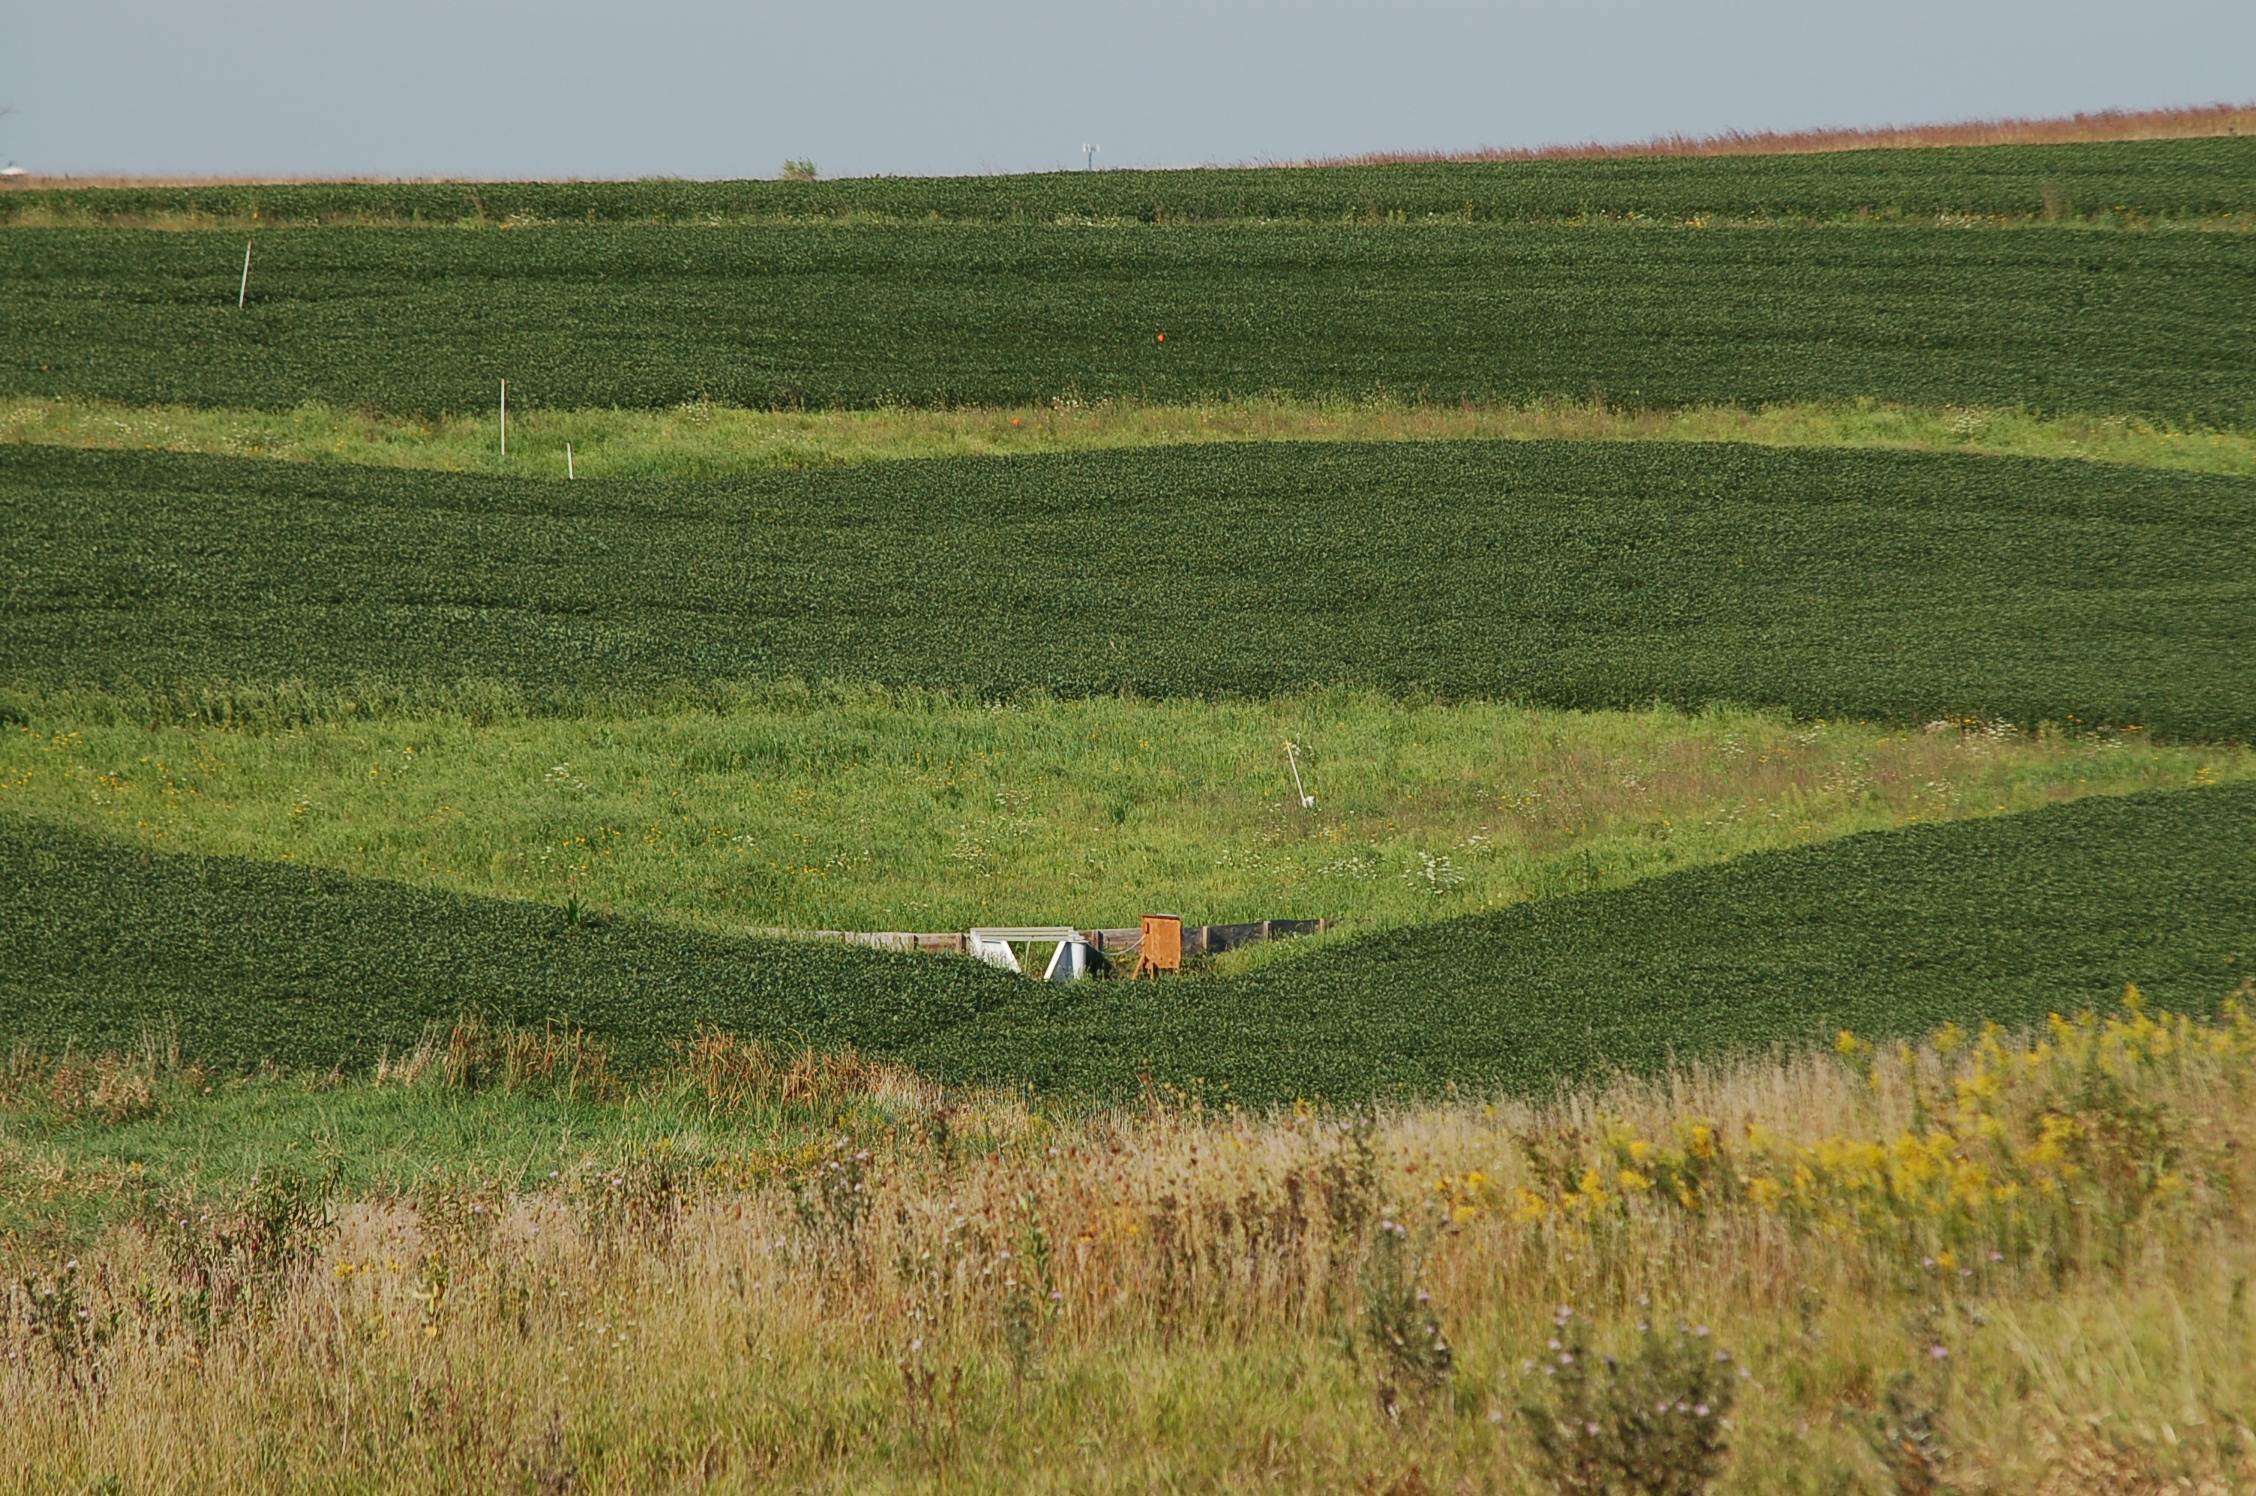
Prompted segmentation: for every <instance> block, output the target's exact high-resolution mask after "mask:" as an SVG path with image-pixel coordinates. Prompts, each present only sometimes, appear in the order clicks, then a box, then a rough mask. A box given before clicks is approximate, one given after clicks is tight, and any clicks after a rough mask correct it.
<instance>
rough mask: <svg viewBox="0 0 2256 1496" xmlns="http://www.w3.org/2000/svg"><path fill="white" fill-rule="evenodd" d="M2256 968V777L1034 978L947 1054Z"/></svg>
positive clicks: (1384, 1037)
mask: <svg viewBox="0 0 2256 1496" xmlns="http://www.w3.org/2000/svg"><path fill="white" fill-rule="evenodd" d="M2252 975H2256V790H2251V789H2250V788H2249V787H2247V786H2232V787H2225V788H2219V789H2205V790H2185V791H2178V792H2173V793H2167V794H2159V795H2135V796H2124V797H2120V798H2112V799H2094V800H2084V801H2079V802H2077V803H2075V804H2073V805H2066V806H2059V807H2055V808H2052V809H2048V810H2038V811H2030V812H2027V813H2025V814H2021V815H2015V816H2004V817H1999V818H1997V819H1994V820H1986V821H1969V822H1960V823H1957V824H1954V825H1949V826H1915V827H1909V828H1906V829H1902V830H1896V831H1885V832H1874V833H1870V834H1867V835H1862V836H1855V837H1849V838H1845V839H1843V840H1841V841H1837V842H1832V843H1829V844H1826V845H1823V846H1816V847H1807V848H1796V849H1793V850H1791V851H1783V852H1762V853H1756V854H1753V855H1751V856H1748V857H1744V858H1741V859H1739V860H1737V861H1735V862H1731V863H1727V864H1724V865H1722V866H1719V867H1711V868H1702V869H1697V870H1692V871H1687V872H1682V873H1672V874H1670V875H1668V876H1666V877H1661V878H1654V879H1650V880H1648V881H1646V882H1643V883H1639V884H1635V885H1632V886H1631V887H1629V888H1626V889H1617V890H1611V891H1607V892H1603V893H1591V894H1575V895H1567V896H1564V897H1559V898H1552V899H1542V900H1536V901H1533V902H1530V903H1526V904H1520V905H1516V906H1514V907H1512V908H1509V909H1505V910H1500V911H1498V912H1496V913H1493V914H1485V915H1472V916H1467V917H1465V918H1462V919H1457V920H1451V921H1448V922H1445V923H1442V924H1438V925H1429V926H1426V927H1424V928H1418V929H1405V930H1397V931H1391V932H1388V933H1386V934H1383V935H1377V936H1373V937H1370V938H1368V939H1366V940H1361V941H1355V942H1351V943H1349V944H1346V945H1342V946H1338V947H1334V948H1332V949H1329V950H1322V951H1316V952H1311V953H1310V954H1309V955H1307V956H1306V957H1304V958H1302V959H1299V960H1296V961H1293V962H1290V963H1286V964H1281V965H1279V966H1277V967H1275V968H1272V969H1270V970H1267V971H1261V972H1254V973H1251V974H1248V975H1246V976H1243V977H1238V978H1234V979H1226V980H1209V981H1194V982H1186V983H1182V984H1180V985H1179V986H1177V987H1175V988H1171V989H1163V990H1160V991H1157V992H1154V991H1152V990H1151V989H1150V988H1148V987H1146V986H1145V985H1143V984H1088V985H1084V986H1082V987H1078V988H1062V989H1045V988H1029V989H1025V995H1024V996H1022V997H1021V998H1020V999H1019V1000H1018V1001H1017V1002H1015V1003H1013V1004H1012V1005H1010V1006H1009V1007H1006V1008H1003V1009H1000V1010H997V1011H995V1012H992V1013H987V1014H983V1015H982V1016H981V1017H980V1019H979V1020H978V1021H977V1022H975V1023H971V1024H966V1025H963V1026H961V1027H958V1028H955V1029H952V1030H950V1031H949V1032H947V1033H946V1034H944V1035H940V1036H938V1037H937V1038H936V1039H935V1040H933V1041H932V1042H930V1043H928V1044H926V1045H924V1046H922V1047H920V1049H919V1050H918V1059H919V1061H920V1063H922V1064H924V1065H926V1066H928V1067H932V1068H934V1069H935V1070H937V1071H938V1072H939V1073H943V1074H954V1075H958V1076H968V1077H974V1078H982V1079H988V1080H1005V1079H1009V1080H1020V1081H1027V1082H1031V1083H1033V1084H1035V1085H1036V1086H1037V1087H1040V1088H1042V1089H1045V1090H1053V1091H1062V1092H1086V1093H1090V1094H1102V1095H1109V1096H1114V1097H1124V1096H1128V1095H1132V1094H1134V1091H1135V1089H1136V1087H1137V1086H1138V1085H1139V1084H1140V1083H1141V1077H1144V1076H1147V1075H1148V1076H1149V1077H1151V1079H1152V1080H1153V1081H1155V1082H1158V1083H1161V1084H1164V1085H1170V1086H1175V1087H1179V1088H1181V1089H1183V1090H1184V1091H1186V1092H1196V1093H1201V1094H1204V1095H1206V1096H1207V1097H1209V1098H1210V1099H1214V1098H1223V1097H1226V1098H1229V1099H1233V1100H1236V1101H1239V1102H1242V1103H1247V1104H1274V1103H1280V1102H1287V1101H1291V1100H1294V1099H1296V1098H1303V1097H1306V1098H1316V1097H1323V1098H1328V1099H1331V1100H1334V1101H1353V1100H1359V1099H1362V1098H1365V1097H1368V1096H1370V1095H1372V1094H1374V1093H1386V1092H1393V1093H1402V1094H1418V1095H1432V1094H1436V1093H1438V1092H1440V1091H1442V1090H1443V1089H1445V1088H1447V1087H1451V1086H1456V1087H1463V1088H1466V1089H1469V1090H1474V1091H1478V1090H1480V1089H1482V1088H1498V1089H1506V1090H1527V1089H1540V1088H1543V1087H1546V1086H1550V1085H1553V1084H1556V1083H1558V1082H1560V1081H1563V1080H1569V1079H1587V1078H1590V1077H1593V1076H1600V1075H1604V1074H1606V1073H1608V1072H1611V1071H1614V1070H1626V1071H1633V1072H1651V1071H1656V1070H1660V1069H1663V1068H1665V1067H1666V1066H1667V1065H1669V1064H1670V1063H1672V1062H1678V1061H1684V1060H1691V1059H1697V1058H1701V1057H1708V1056H1716V1055H1721V1054H1727V1053H1731V1052H1734V1051H1745V1050H1748V1049H1754V1048H1760V1047H1762V1046H1766V1045H1777V1046H1781V1047H1786V1048H1793V1047H1800V1046H1808V1045H1813V1044H1818V1043H1823V1042H1826V1041H1830V1040H1831V1039H1833V1038H1834V1036H1835V1035H1837V1034H1838V1033H1840V1032H1841V1031H1843V1030H1852V1031H1854V1032H1856V1033H1857V1034H1860V1035H1863V1036H1865V1037H1867V1038H1869V1037H1871V1036H1873V1035H1899V1036H1900V1035H1918V1034H1921V1033H1924V1032H1931V1031H1933V1030H1934V1029H1935V1028H1936V1027H1937V1026H1938V1025H1941V1024H1944V1023H1951V1022H1955V1023H1958V1024H1961V1025H1969V1024H1976V1023H1979V1022H1983V1021H1996V1022H2001V1023H2005V1024H2029V1023H2036V1022H2040V1021H2042V1020H2043V1019H2044V1018H2045V1017H2046V1015H2047V1014H2049V1013H2054V1012H2063V1013H2072V1012H2075V1011H2077V1010H2079V1009H2091V1008H2105V1007H2107V1006H2109V1005H2111V1004H2112V1003H2113V1002H2114V1001H2116V1000H2117V999H2119V998H2121V997H2122V996H2123V995H2124V989H2125V984H2126V983H2135V984H2137V986H2138V987H2139V988H2140V989H2141V990H2142V991H2143V992H2144V993H2145V995H2146V996H2147V997H2148V998H2149V999H2151V1000H2153V1001H2155V1002H2157V1003H2161V1004H2164V1005H2168V1006H2172V1007H2175V1008H2177V1009H2179V1010H2182V1011H2195V1012H2203V1011H2210V1010H2212V1009H2214V1008H2215V1007H2216V1005H2217V1004H2219V1003H2220V1002H2222V1001H2223V1000H2224V999H2225V998H2226V997H2228V996H2229V995H2230V994H2232V993H2233V992H2235V991H2236V990H2237V991H2239V992H2240V993H2241V994H2242V995H2243V996H2246V995H2248V994H2249V993H2250V992H2251V991H2252V990H2256V989H2251V987H2250V985H2249V982H2250V978H2251V976H2252Z"/></svg>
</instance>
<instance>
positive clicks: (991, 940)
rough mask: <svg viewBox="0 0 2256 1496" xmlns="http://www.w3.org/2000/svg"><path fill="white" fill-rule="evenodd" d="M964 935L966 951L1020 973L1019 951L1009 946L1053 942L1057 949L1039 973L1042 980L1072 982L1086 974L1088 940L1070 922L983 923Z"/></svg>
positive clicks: (987, 961)
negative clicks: (1055, 923) (1034, 923)
mask: <svg viewBox="0 0 2256 1496" xmlns="http://www.w3.org/2000/svg"><path fill="white" fill-rule="evenodd" d="M965 935H966V940H965V954H966V955H971V956H977V957H978V958H979V959H980V960H982V961H984V962H986V963H987V964H988V965H989V966H999V967H1001V968H1002V969H1003V970H1005V971H1017V972H1023V971H1024V968H1023V967H1021V966H1020V965H1019V964H1018V954H1017V953H1016V952H1015V951H1013V950H1012V949H1011V947H1012V946H1013V945H1014V944H1015V945H1047V944H1049V943H1050V942H1052V941H1055V942H1057V949H1056V950H1055V951H1054V952H1052V953H1051V955H1050V964H1049V966H1048V967H1047V968H1046V969H1045V970H1044V971H1043V973H1042V980H1043V981H1045V982H1074V981H1079V980H1080V979H1081V978H1082V977H1085V976H1087V975H1088V974H1089V942H1088V941H1087V940H1086V939H1084V938H1083V937H1082V934H1081V932H1080V931H1079V930H1076V929H1074V928H1073V927H1072V926H1070V925H983V926H981V927H979V928H977V929H974V930H969V931H966V932H965Z"/></svg>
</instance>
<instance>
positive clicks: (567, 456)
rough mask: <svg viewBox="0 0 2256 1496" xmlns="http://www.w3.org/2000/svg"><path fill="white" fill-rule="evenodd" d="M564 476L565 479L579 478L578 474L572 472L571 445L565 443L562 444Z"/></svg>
mask: <svg viewBox="0 0 2256 1496" xmlns="http://www.w3.org/2000/svg"><path fill="white" fill-rule="evenodd" d="M564 476H565V477H567V478H577V477H578V476H579V474H577V473H575V472H573V471H572V444H571V443H570V442H566V443H565V444H564Z"/></svg>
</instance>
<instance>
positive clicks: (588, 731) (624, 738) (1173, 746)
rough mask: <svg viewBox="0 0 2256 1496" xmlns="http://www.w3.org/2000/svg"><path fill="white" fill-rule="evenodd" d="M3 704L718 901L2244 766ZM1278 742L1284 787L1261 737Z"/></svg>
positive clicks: (918, 906) (1194, 705) (914, 899)
mask: <svg viewBox="0 0 2256 1496" xmlns="http://www.w3.org/2000/svg"><path fill="white" fill-rule="evenodd" d="M78 706H79V709H78V710H68V709H57V707H56V706H53V705H50V706H42V705H39V704H33V703H27V704H25V705H24V707H21V708H19V709H18V710H19V715H20V717H22V718H25V719H28V720H19V721H18V723H17V724H16V725H14V726H10V727H5V728H0V814H18V815H27V816H34V817H39V818H42V819H46V820H52V821H60V822H65V823H68V824H70V825H74V826H77V827H80V828H82V829H85V830H90V831H99V832H104V833H108V834H111V835H119V836H124V837H127V838H131V839H138V840H143V841H146V842H147V843H148V844H149V845H151V846H153V847H159V848H164V849H167V850H172V851H181V852H206V853H230V854H235V855H240V856H246V857H255V858H271V859H289V860H295V861H299V862H303V863H311V864H317V865H322V866H330V867H339V868H345V869H349V870H350V871H353V872H356V873H360V874H364V875H367V876H371V877H380V878H393V879H399V880H402V881H405V882H408V883H413V884H418V885H421V886H424V887H431V888H439V889H445V890H450V891H454V892H459V893H469V894H488V895H497V896H500V897H504V898H516V899H535V900H544V901H549V902H553V903H558V904H562V903H564V902H566V901H567V900H574V899H576V900H578V901H579V902H580V903H581V904H582V905H585V906H591V907H595V908H598V909H611V910H615V911H617V912H619V913H622V914H626V913H633V914H639V915H645V916H648V917H652V918H656V919H663V920H667V921H671V922H674V923H678V924H682V925H687V926H691V927H694V928H698V929H703V930H709V931H713V932H716V933H731V934H733V933H742V932H743V931H745V930H747V929H755V928H763V927H771V926H789V927H793V928H799V929H861V930H871V929H876V930H960V929H963V928H965V927H966V926H969V925H973V924H1055V923H1074V924H1079V925H1129V924H1133V923H1134V922H1135V920H1136V917H1137V916H1138V915H1139V914H1141V913H1144V912H1145V911H1147V910H1154V909H1165V910H1171V911H1174V912H1178V913H1180V914H1182V915H1184V916H1185V917H1187V918H1189V919H1191V920H1192V921H1194V922H1210V921H1211V922H1217V923H1220V922H1229V921H1234V920H1246V919H1262V918H1295V917H1298V918H1306V917H1314V916H1326V917H1335V918H1345V919H1349V920H1352V921H1355V922H1356V923H1357V924H1358V925H1359V926H1361V927H1363V928H1366V929H1367V928H1370V927H1373V926H1379V925H1394V924H1415V923H1420V922H1423V921H1427V920H1432V919H1437V918H1443V917H1446V916H1450V915H1456V914H1466V913H1472V912H1475V911H1479V910H1483V909H1492V908H1496V907H1499V906H1501V905H1505V904H1510V903H1515V902H1518V901H1520V900H1524V899H1529V898H1538V897H1544V896H1548V895H1553V894H1559V893H1569V892H1575V891H1579V890H1582V889H1586V888H1599V887H1616V886H1621V885H1624V884H1628V883H1632V882H1635V881H1637V880H1639V879H1642V878H1646V877H1650V876H1652V875H1654V874H1656V873H1663V872H1667V871H1670V870H1672V869H1676V868H1682V867H1688V866H1696V865H1700V864H1704V863H1712V862H1717V861H1721V860H1723V859H1726V858H1730V857H1735V856H1738V855H1740V854H1742V853H1746V852H1751V851H1757V850H1761V849H1765V848H1777V847H1792V846H1800V845H1806V844H1808V843H1811V842H1815V841H1822V840H1825V839H1827V838H1831V837H1836V836H1842V835H1846V834H1848V833H1851V832H1857V831H1868V830H1875V829H1879V828H1883V827H1890V826H1900V825H1906V824H1911V823H1915V822H1922V821H1932V820H1942V819H1957V818H1961V817H1967V816H1982V815H1996V814H1999V813H2001V812H2012V811H2020V810H2029V809H2034V808H2036V807H2039V806H2043V805H2048V804H2053V803H2057V802H2059V801H2062V800H2068V799H2075V798H2078V797H2080V796H2084V795H2091V794H2110V793H2122V792H2128V791H2133V790H2144V789H2167V788H2179V787H2188V786H2192V785H2197V784H2210V783H2217V782H2220V781H2225V780H2237V779H2246V778H2250V777H2256V753H2251V752H2250V751H2249V750H2248V749H2245V748H2232V747H2203V746H2183V747H2181V746H2174V745H2167V744H2154V743H2149V742H2147V741H2145V739H2144V735H2143V734H2139V733H2104V734H2086V735H2074V736H2070V735H2063V734H2060V733H2056V732H2051V731H2044V732H2038V733H2028V732H2015V731H2013V730H2011V729H2009V728H1982V727H1980V726H1978V725H1969V724H1963V723H1936V724H1933V726H1932V727H1930V728H1926V729H1920V730H1914V731H1910V732H1905V731H1903V730H1902V729H1900V728H1896V729H1890V728H1884V727H1881V726H1877V725H1868V724H1861V723H1855V722H1815V723H1813V722H1793V721H1789V720H1786V719H1784V718H1782V717H1778V716H1774V715H1768V714H1762V713H1755V712H1739V711H1712V712H1708V713H1705V714H1701V715H1697V716H1687V715H1685V714H1683V713H1680V712H1676V711H1671V710H1652V711H1643V712H1567V711H1551V710H1542V709H1535V708H1528V707H1520V706H1512V705H1506V704H1496V703H1482V702H1468V703H1463V704H1459V705H1451V706H1436V705H1418V704H1413V703H1404V702H1399V701H1395V700H1391V699H1388V698H1385V697H1382V696H1378V695H1373V694H1366V693H1355V692H1332V693H1323V694H1317V695H1310V696H1301V697H1289V698H1282V699H1278V700H1272V701H1259V702H1231V703H1206V702H1197V701H1183V700H1174V701H1142V700H1134V699H1121V698H1116V697H1098V698H1093V699H1089V700H1081V701H1070V702H1061V701H1039V700H1038V701H1032V702H1026V703H1021V704H1017V705H1010V706H1002V705H984V704H980V703H976V702H949V701H945V700H926V701H921V702H920V701H917V700H914V699H911V698H907V697H899V698H888V697H886V696H884V695H883V694H881V693H867V694H865V695H862V696H860V697H854V696H850V695H848V696H840V697H837V698H834V699H810V700H807V701H805V702H802V703H799V704H797V705H792V704H789V703H777V704H772V705H759V704H752V703H746V704H743V705H740V706H736V707H732V708H728V709H724V710H719V711H712V710H685V711H679V712H671V713H660V714H654V715H650V716H643V717H633V718H625V719H607V720H582V721H575V720H560V719H553V718H520V719H504V720H501V721H498V722H494V723H492V724H490V725H486V726H479V725H476V724H474V723H472V722H470V721H468V720H465V719H463V718H461V717H456V716H448V715H434V716H430V717H398V718H387V719H383V720H380V721H376V722H347V723H341V724H335V725H326V726H312V727H306V728H303V729H296V730H282V731H275V732H267V733H253V732H243V731H228V730H218V729H213V728H208V727H149V726H146V725H142V724H139V723H136V722H134V721H132V720H130V719H129V718H126V717H123V716H118V715H108V714H103V713H100V712H97V711H94V710H91V709H89V706H90V704H89V703H85V702H81V703H79V704H78ZM1288 740H1289V741H1291V742H1293V743H1294V744H1296V745H1297V748H1298V752H1299V755H1300V764H1301V774H1302V780H1303V783H1304V784H1305V785H1306V787H1307V789H1308V791H1309V792H1310V793H1311V794H1312V795H1313V796H1314V797H1315V802H1316V803H1315V805H1314V807H1313V808H1303V807H1302V806H1301V805H1300V804H1299V802H1298V800H1297V798H1296V794H1295V789H1294V784H1293V780H1292V777H1291V769H1290V766H1289V765H1288V763H1287V760H1286V756H1285V747H1284V745H1285V743H1286V742H1287V741H1288Z"/></svg>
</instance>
